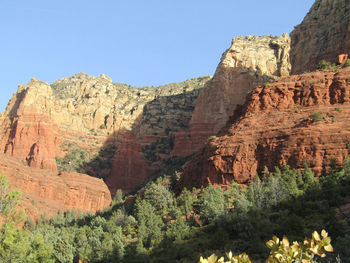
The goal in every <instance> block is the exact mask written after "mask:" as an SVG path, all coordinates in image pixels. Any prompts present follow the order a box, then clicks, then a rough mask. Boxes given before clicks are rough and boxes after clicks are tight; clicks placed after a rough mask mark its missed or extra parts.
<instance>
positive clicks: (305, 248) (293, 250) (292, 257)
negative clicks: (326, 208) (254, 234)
mask: <svg viewBox="0 0 350 263" xmlns="http://www.w3.org/2000/svg"><path fill="white" fill-rule="evenodd" d="M266 246H267V247H268V248H270V250H271V251H270V255H269V257H268V259H267V260H266V261H265V262H266V263H278V262H303V263H308V262H315V261H314V260H313V258H314V257H315V255H317V256H319V257H325V256H326V252H333V247H332V245H331V238H330V237H328V233H327V232H326V231H325V230H322V232H321V236H320V235H319V234H318V233H317V231H315V232H313V233H312V238H311V239H305V240H304V242H303V243H299V242H296V241H294V242H293V243H292V244H291V243H290V242H289V240H288V238H286V237H283V239H282V240H280V239H279V238H278V237H276V236H274V237H273V238H272V240H270V241H267V242H266ZM226 256H227V257H228V259H229V261H224V258H223V257H221V258H220V259H218V256H217V255H215V254H212V255H211V256H210V257H209V258H206V259H204V258H202V257H201V258H200V261H199V263H216V262H221V263H251V261H250V259H249V257H248V256H247V255H246V254H245V253H243V254H240V255H238V256H232V253H231V252H229V253H227V254H226Z"/></svg>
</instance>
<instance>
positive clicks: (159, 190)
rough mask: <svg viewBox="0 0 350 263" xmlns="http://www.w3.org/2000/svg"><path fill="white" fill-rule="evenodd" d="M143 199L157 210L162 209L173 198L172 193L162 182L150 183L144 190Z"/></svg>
mask: <svg viewBox="0 0 350 263" xmlns="http://www.w3.org/2000/svg"><path fill="white" fill-rule="evenodd" d="M144 199H145V200H146V201H148V202H149V203H150V204H152V206H153V207H154V208H156V209H157V210H162V209H164V208H165V207H166V206H168V205H169V204H170V203H171V202H172V200H173V194H172V193H171V192H170V191H169V190H168V189H167V188H166V187H165V186H163V185H162V184H160V183H158V184H156V183H152V184H151V185H150V186H149V187H148V188H147V189H146V190H145V196H144Z"/></svg>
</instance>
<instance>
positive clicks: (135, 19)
mask: <svg viewBox="0 0 350 263" xmlns="http://www.w3.org/2000/svg"><path fill="white" fill-rule="evenodd" d="M313 2H314V0H265V1H261V0H216V1H214V0H211V1H209V0H123V1H122V0H0V36H1V41H0V91H1V96H0V112H2V111H4V109H5V107H6V105H7V103H8V101H9V99H10V98H11V96H12V94H13V93H15V92H16V91H17V87H18V85H20V84H26V83H28V82H29V81H30V78H31V77H35V78H38V79H40V80H42V81H47V82H49V83H52V82H53V81H55V80H57V79H60V78H63V77H68V76H72V75H74V74H76V73H79V72H85V73H87V74H89V75H93V76H98V75H99V74H102V73H103V74H106V75H107V76H109V77H111V78H112V80H113V82H121V83H126V84H129V85H133V86H137V87H141V86H158V85H162V84H166V83H171V82H179V81H184V80H187V79H189V78H194V77H200V76H203V75H213V74H214V72H215V69H216V67H217V65H218V63H219V61H220V57H221V55H222V53H223V52H224V51H225V50H226V49H227V48H229V47H230V44H231V40H232V38H233V37H236V36H246V35H259V36H260V35H270V34H271V35H281V34H283V33H284V32H286V33H290V32H291V31H292V30H293V28H294V26H296V25H298V24H300V23H301V22H302V20H303V18H304V17H305V15H306V14H307V12H308V10H309V9H310V7H311V6H312V4H313Z"/></svg>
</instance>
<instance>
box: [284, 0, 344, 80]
mask: <svg viewBox="0 0 350 263" xmlns="http://www.w3.org/2000/svg"><path fill="white" fill-rule="evenodd" d="M290 36H291V54H290V57H291V64H292V73H293V74H300V73H304V72H305V71H313V70H315V69H316V65H317V63H318V62H319V61H320V60H322V59H324V60H327V61H330V62H337V60H338V55H339V54H349V52H350V2H349V1H348V0H317V1H316V2H315V3H314V4H313V6H312V7H311V9H310V11H309V13H308V14H307V15H306V16H305V18H304V20H303V21H302V23H301V24H300V25H298V26H296V27H295V29H294V30H293V32H292V33H291V34H290Z"/></svg>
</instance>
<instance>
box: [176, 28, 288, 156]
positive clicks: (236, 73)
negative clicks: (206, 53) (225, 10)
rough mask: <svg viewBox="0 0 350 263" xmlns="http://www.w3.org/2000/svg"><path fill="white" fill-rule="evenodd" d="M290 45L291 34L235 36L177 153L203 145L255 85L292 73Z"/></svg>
mask: <svg viewBox="0 0 350 263" xmlns="http://www.w3.org/2000/svg"><path fill="white" fill-rule="evenodd" d="M289 47H290V40H289V36H288V35H287V34H284V35H283V36H280V37H273V36H263V37H255V36H247V37H245V38H243V37H237V38H234V39H233V40H232V45H231V47H230V48H229V49H228V50H227V51H226V52H225V53H224V54H223V56H222V58H221V62H220V64H219V65H218V67H217V70H216V72H215V75H214V77H213V79H212V80H211V81H209V82H208V84H207V85H206V86H205V88H204V89H203V90H202V91H201V93H200V95H199V97H198V99H197V101H196V107H195V110H194V113H193V116H192V118H191V121H190V128H189V132H187V133H184V132H183V131H180V133H179V134H177V135H176V140H175V147H174V151H173V154H174V155H180V156H186V155H189V154H191V153H192V152H194V151H196V150H198V149H200V148H201V147H202V146H203V144H204V143H205V142H206V141H207V139H208V137H210V136H212V135H216V133H217V132H218V131H219V130H220V129H221V128H222V127H223V126H224V125H225V124H226V122H227V120H228V119H229V117H230V116H231V115H232V114H233V111H234V109H235V107H236V106H237V105H240V104H243V103H244V100H245V97H246V95H247V94H248V93H249V92H250V91H251V90H252V89H253V88H254V87H256V86H257V85H259V84H262V83H264V82H268V81H270V80H273V79H274V78H276V77H279V76H286V75H289V71H290V64H289Z"/></svg>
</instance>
